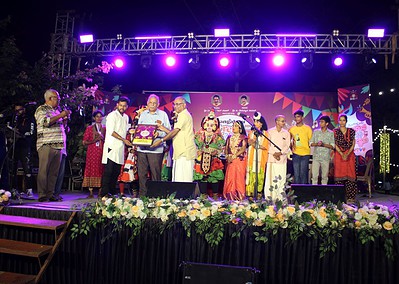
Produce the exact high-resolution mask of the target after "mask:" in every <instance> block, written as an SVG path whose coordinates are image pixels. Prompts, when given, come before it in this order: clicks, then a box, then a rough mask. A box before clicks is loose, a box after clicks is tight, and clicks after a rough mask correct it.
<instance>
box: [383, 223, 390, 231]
mask: <svg viewBox="0 0 399 284" xmlns="http://www.w3.org/2000/svg"><path fill="white" fill-rule="evenodd" d="M382 226H383V227H384V229H385V230H387V231H390V230H392V223H391V222H389V221H385V222H384V224H382Z"/></svg>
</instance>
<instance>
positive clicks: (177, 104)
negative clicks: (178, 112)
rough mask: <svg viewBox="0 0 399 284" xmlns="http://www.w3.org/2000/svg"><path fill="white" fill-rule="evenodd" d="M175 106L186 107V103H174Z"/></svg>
mask: <svg viewBox="0 0 399 284" xmlns="http://www.w3.org/2000/svg"><path fill="white" fill-rule="evenodd" d="M173 105H174V106H179V105H184V103H174V104H173Z"/></svg>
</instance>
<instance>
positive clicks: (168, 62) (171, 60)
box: [165, 54, 176, 67]
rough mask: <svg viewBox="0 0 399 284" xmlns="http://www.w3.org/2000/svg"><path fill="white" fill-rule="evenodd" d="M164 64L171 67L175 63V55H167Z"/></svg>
mask: <svg viewBox="0 0 399 284" xmlns="http://www.w3.org/2000/svg"><path fill="white" fill-rule="evenodd" d="M165 64H166V66H168V67H173V66H175V65H176V57H175V56H174V55H171V54H170V55H167V56H166V58H165Z"/></svg>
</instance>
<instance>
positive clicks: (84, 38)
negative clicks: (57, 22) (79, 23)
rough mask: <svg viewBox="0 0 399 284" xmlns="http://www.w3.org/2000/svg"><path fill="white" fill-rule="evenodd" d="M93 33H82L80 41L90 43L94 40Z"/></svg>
mask: <svg viewBox="0 0 399 284" xmlns="http://www.w3.org/2000/svg"><path fill="white" fill-rule="evenodd" d="M93 41H94V40H93V35H81V36H80V43H90V42H93Z"/></svg>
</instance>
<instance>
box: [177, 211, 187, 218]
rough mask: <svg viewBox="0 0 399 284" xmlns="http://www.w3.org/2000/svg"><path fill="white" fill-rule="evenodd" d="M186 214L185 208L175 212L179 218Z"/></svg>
mask: <svg viewBox="0 0 399 284" xmlns="http://www.w3.org/2000/svg"><path fill="white" fill-rule="evenodd" d="M186 216H187V212H186V210H182V211H180V212H179V213H177V217H179V218H184V217H186Z"/></svg>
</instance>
